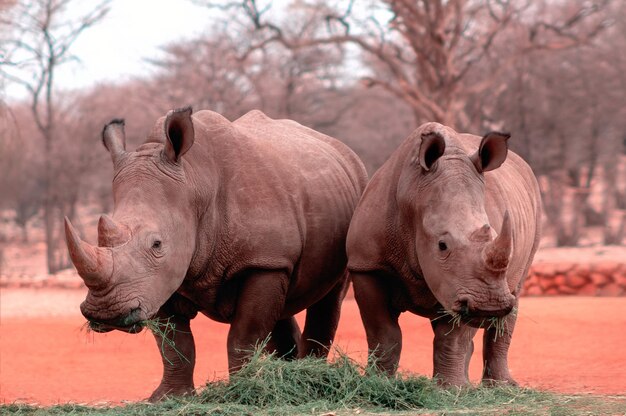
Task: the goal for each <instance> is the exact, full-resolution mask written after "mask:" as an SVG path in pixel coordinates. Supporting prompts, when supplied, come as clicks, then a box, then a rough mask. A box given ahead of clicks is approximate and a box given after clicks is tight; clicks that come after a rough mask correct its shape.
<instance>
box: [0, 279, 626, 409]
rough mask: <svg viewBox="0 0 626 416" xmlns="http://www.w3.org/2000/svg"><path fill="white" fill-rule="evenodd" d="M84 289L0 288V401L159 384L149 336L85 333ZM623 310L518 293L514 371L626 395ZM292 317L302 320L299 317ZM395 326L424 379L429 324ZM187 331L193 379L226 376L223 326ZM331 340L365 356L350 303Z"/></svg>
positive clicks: (534, 383) (567, 387)
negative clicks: (193, 351) (192, 344)
mask: <svg viewBox="0 0 626 416" xmlns="http://www.w3.org/2000/svg"><path fill="white" fill-rule="evenodd" d="M84 295H85V292H84V290H62V289H39V290H35V289H1V290H0V333H1V336H0V402H3V403H12V402H15V401H19V402H27V403H38V404H42V405H50V404H56V403H66V402H78V403H87V404H102V403H119V402H122V401H126V400H128V401H138V400H142V399H144V398H146V397H147V396H148V395H149V394H150V393H151V392H152V389H154V388H155V387H156V386H157V384H158V383H159V380H160V377H161V364H160V359H159V356H158V350H157V347H156V345H155V342H154V340H153V338H152V335H150V334H148V333H146V332H143V333H141V334H138V335H129V334H124V333H119V332H112V333H108V334H93V333H89V334H88V333H86V331H85V330H84V329H83V324H84V319H83V318H82V317H81V316H80V313H79V310H78V305H79V304H80V302H81V301H82V299H83V298H84ZM624 311H626V297H621V298H588V297H542V298H522V300H521V306H520V310H519V315H518V316H519V318H518V324H517V328H516V331H515V336H514V338H513V345H512V347H511V352H510V366H511V371H512V373H513V376H514V377H515V378H516V379H517V380H518V381H519V382H520V384H522V385H523V386H528V387H532V388H539V389H548V390H553V391H558V392H564V393H597V394H625V393H626V347H625V345H626V314H624ZM298 318H299V321H300V323H301V325H302V318H303V316H302V314H300V316H299V317H298ZM401 326H402V329H403V336H404V351H403V353H402V359H401V361H400V365H401V370H403V371H408V372H412V373H418V374H428V375H429V374H430V373H431V372H432V358H431V354H432V347H431V345H432V331H431V329H430V324H429V322H428V320H426V319H424V318H420V317H417V316H414V315H411V314H408V313H407V314H403V315H402V317H401ZM192 329H193V331H194V336H195V339H196V344H197V350H198V353H197V355H198V361H197V366H196V373H195V382H196V385H197V386H202V385H203V384H204V383H205V382H206V381H207V380H214V379H216V378H224V377H225V376H226V368H227V367H226V333H227V330H228V326H227V325H224V324H219V323H216V322H212V321H210V320H209V319H207V318H205V317H202V316H200V317H198V318H196V319H195V320H194V321H193V324H192ZM479 335H480V334H479ZM336 339H337V344H338V346H339V348H341V350H343V351H344V352H347V353H348V354H350V355H351V356H353V357H355V358H357V359H359V360H362V359H363V357H364V355H365V351H366V348H367V347H366V344H365V334H364V330H363V326H362V324H361V320H360V317H359V313H358V309H357V306H356V303H355V302H354V300H352V299H346V301H345V303H344V305H343V314H342V318H341V322H340V325H339V331H338V333H337V337H336ZM479 340H480V337H479V336H477V337H476V341H479ZM480 344H481V343H480V342H476V347H477V348H476V352H475V354H474V359H473V360H472V363H471V368H470V376H471V378H472V380H473V381H477V380H479V379H480V374H481V358H480V357H481V350H482V348H481V345H480Z"/></svg>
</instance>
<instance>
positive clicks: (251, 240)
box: [65, 108, 367, 400]
mask: <svg viewBox="0 0 626 416" xmlns="http://www.w3.org/2000/svg"><path fill="white" fill-rule="evenodd" d="M102 138H103V143H104V145H105V147H106V148H107V149H108V151H109V152H110V155H111V158H112V160H113V166H114V178H113V197H114V211H113V215H112V217H110V216H107V215H102V216H101V217H100V220H99V223H98V244H97V246H95V245H91V244H89V243H87V242H85V241H84V240H82V239H81V238H80V237H79V235H78V233H77V231H76V230H75V229H74V228H73V227H72V225H71V223H70V222H69V221H68V219H67V218H66V219H65V220H66V223H65V227H66V228H65V232H66V241H67V246H68V249H69V253H70V256H71V259H72V262H73V263H74V266H75V267H76V269H77V271H78V273H79V275H80V276H81V277H82V279H83V280H84V282H85V284H86V286H87V288H88V293H87V297H86V299H85V301H84V302H83V303H82V304H81V306H80V309H81V312H82V314H83V315H84V316H85V317H86V318H87V319H88V321H89V322H90V327H91V328H92V329H93V330H94V331H97V332H107V331H110V330H121V331H126V332H129V333H135V332H139V331H141V329H142V326H143V324H144V322H145V321H146V320H149V319H153V318H154V319H159V320H160V321H157V322H159V323H158V324H157V325H162V326H163V327H164V330H163V331H157V334H156V335H155V338H156V340H157V344H158V346H159V349H160V351H161V355H162V361H163V378H162V381H161V383H160V385H159V386H158V388H157V389H156V390H155V391H154V392H153V394H152V396H151V397H150V399H151V400H159V399H160V398H162V397H163V396H164V395H183V394H188V393H191V392H192V391H193V388H194V385H193V368H194V362H195V345H194V340H193V336H192V333H191V329H190V319H193V318H194V317H195V316H196V315H197V313H198V312H201V313H202V314H204V315H206V316H208V317H209V318H211V319H214V320H216V321H219V322H224V323H229V324H230V329H229V333H228V339H227V352H228V366H229V370H230V371H231V372H232V371H236V370H238V369H239V368H240V367H241V366H242V365H243V364H244V362H245V360H246V358H248V355H249V354H250V351H251V350H252V349H253V348H254V347H255V344H256V343H257V342H259V341H263V340H265V339H267V337H268V335H269V334H270V333H271V338H270V340H269V344H268V345H267V348H268V349H271V350H272V351H275V352H276V353H277V354H279V355H281V356H286V357H287V358H290V357H291V358H295V357H302V356H305V355H310V354H312V355H316V356H325V355H326V354H327V353H328V346H329V345H330V343H331V342H332V339H333V337H334V334H335V331H336V328H337V324H338V320H339V312H340V304H341V302H342V300H343V297H344V295H345V292H346V290H347V285H348V279H347V270H346V263H347V257H346V252H345V240H346V234H347V231H348V226H349V223H350V219H351V217H352V213H353V211H354V208H355V207H356V204H357V202H358V199H359V197H360V195H361V193H362V191H363V189H364V188H365V184H366V181H367V173H366V171H365V168H364V167H363V164H362V163H361V161H360V160H359V158H358V157H357V156H356V155H355V154H354V153H353V152H352V151H351V150H350V149H349V148H348V147H347V146H345V145H344V144H343V143H341V142H340V141H338V140H336V139H333V138H331V137H328V136H326V135H324V134H321V133H319V132H316V131H314V130H311V129H309V128H306V127H304V126H302V125H300V124H298V123H296V122H294V121H290V120H273V119H271V118H269V117H267V116H266V115H265V114H263V113H262V112H260V111H251V112H249V113H247V114H245V115H244V116H242V117H241V118H239V119H237V120H236V121H234V122H230V121H228V120H227V119H225V118H224V117H222V116H221V115H219V114H217V113H215V112H211V111H199V112H196V113H194V114H193V115H192V110H191V108H184V109H178V110H172V111H170V112H169V113H168V114H167V116H165V117H162V118H160V119H159V120H158V121H157V122H156V124H155V126H154V128H153V130H152V132H151V133H150V134H149V136H148V138H147V140H146V141H145V142H144V143H143V144H142V145H140V146H139V147H138V148H137V149H136V150H135V151H126V145H125V135H124V122H123V120H113V121H112V122H110V123H109V124H107V125H106V126H105V127H104V130H103V132H102ZM304 309H306V320H305V325H304V330H303V332H302V334H301V333H300V329H299V327H298V324H297V322H296V320H295V319H294V314H296V313H298V312H300V311H302V310H304ZM163 332H165V334H163ZM168 333H169V337H170V338H169V339H164V338H163V337H166V336H167V335H168Z"/></svg>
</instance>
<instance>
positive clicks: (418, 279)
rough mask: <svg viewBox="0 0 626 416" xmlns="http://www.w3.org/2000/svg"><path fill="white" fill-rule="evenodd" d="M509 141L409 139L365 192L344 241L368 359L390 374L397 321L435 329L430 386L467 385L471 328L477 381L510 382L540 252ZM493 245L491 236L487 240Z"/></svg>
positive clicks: (536, 217) (437, 131)
mask: <svg viewBox="0 0 626 416" xmlns="http://www.w3.org/2000/svg"><path fill="white" fill-rule="evenodd" d="M508 139H509V135H508V134H503V133H496V132H492V133H488V134H487V135H485V136H484V137H483V138H482V139H481V138H480V137H478V136H474V135H470V134H460V133H457V132H456V131H454V130H453V129H451V128H449V127H446V126H443V125H441V124H438V123H427V124H424V125H422V126H420V127H419V128H418V129H417V130H415V131H414V132H413V133H412V134H411V135H410V136H409V137H408V138H407V139H406V140H405V141H404V143H403V144H402V145H401V146H400V147H399V148H398V149H397V150H396V151H395V152H394V153H393V154H392V155H391V157H390V158H389V160H387V161H386V162H385V164H384V165H383V166H382V167H381V168H380V170H378V171H377V172H376V174H375V175H374V176H373V177H372V179H371V181H370V183H369V184H368V186H367V188H366V190H365V192H364V193H363V196H362V198H361V201H360V202H359V205H358V206H357V209H356V210H355V213H354V216H353V218H352V222H351V224H350V230H349V231H348V239H347V251H348V269H349V271H350V274H351V276H352V281H353V284H354V291H355V297H356V300H357V303H358V306H359V309H360V312H361V317H362V319H363V323H364V326H365V330H366V333H367V342H368V346H369V350H370V353H371V354H373V356H374V358H375V360H376V362H377V365H378V366H379V367H380V368H381V369H383V370H384V371H386V372H389V373H393V372H395V371H396V368H397V365H398V361H399V359H400V351H401V349H402V333H401V330H400V327H399V325H398V316H399V314H400V313H402V312H405V311H410V312H412V313H415V314H418V315H421V316H425V317H427V318H429V319H430V320H431V323H432V327H433V331H434V333H435V339H434V376H435V377H436V378H438V379H439V381H440V382H442V383H443V384H446V385H463V384H465V383H468V365H469V360H470V357H471V355H472V352H473V348H474V344H473V340H472V339H473V337H474V335H475V334H476V332H477V328H480V327H483V328H485V333H484V339H483V342H484V347H483V362H484V366H485V367H484V373H483V381H488V382H494V381H498V382H507V383H512V384H514V383H515V382H514V380H513V379H512V378H511V375H510V373H509V368H508V362H507V361H508V358H507V355H508V349H509V345H510V342H511V335H512V333H513V328H514V326H515V321H516V311H517V305H518V297H519V294H520V290H521V287H522V282H523V280H524V278H525V277H526V275H527V272H528V269H529V267H530V265H531V262H532V259H533V256H534V253H535V251H536V250H537V246H538V244H539V232H540V218H541V213H540V212H541V200H540V194H539V188H538V185H537V181H536V179H535V177H534V175H533V173H532V171H531V169H530V167H529V166H528V165H527V164H526V163H525V162H524V161H523V160H522V159H521V158H520V157H519V156H518V155H516V154H514V153H513V152H508V157H507V140H508ZM494 237H495V238H494Z"/></svg>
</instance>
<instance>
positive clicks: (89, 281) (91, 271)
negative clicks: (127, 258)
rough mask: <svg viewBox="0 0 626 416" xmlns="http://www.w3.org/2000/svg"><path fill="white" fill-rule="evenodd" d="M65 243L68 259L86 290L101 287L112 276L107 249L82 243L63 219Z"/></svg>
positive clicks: (110, 259)
mask: <svg viewBox="0 0 626 416" xmlns="http://www.w3.org/2000/svg"><path fill="white" fill-rule="evenodd" d="M65 241H66V243H67V249H68V251H69V253H70V258H71V259H72V263H74V267H76V270H77V271H78V274H79V275H80V277H81V278H82V279H83V280H84V281H85V284H86V285H87V287H88V288H98V287H103V286H105V285H106V284H107V282H108V281H109V280H110V279H111V275H112V274H113V258H112V256H111V251H110V250H109V249H107V248H102V247H94V246H92V245H91V244H89V243H86V242H84V241H83V240H81V238H80V237H79V236H78V233H77V232H76V230H75V229H74V227H73V226H72V223H71V222H70V220H69V219H68V218H67V217H65Z"/></svg>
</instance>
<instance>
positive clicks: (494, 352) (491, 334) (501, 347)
mask: <svg viewBox="0 0 626 416" xmlns="http://www.w3.org/2000/svg"><path fill="white" fill-rule="evenodd" d="M516 307H517V304H516ZM516 321H517V316H516V315H515V314H510V315H509V316H507V317H506V324H505V325H504V331H502V332H499V331H497V329H496V328H490V329H485V333H484V335H483V362H484V363H485V368H484V370H483V383H485V384H494V383H506V384H510V385H514V386H516V385H517V382H516V381H515V380H514V379H513V377H511V374H510V372H509V362H508V356H509V347H510V345H511V337H512V336H513V330H514V329H515V322H516Z"/></svg>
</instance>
